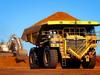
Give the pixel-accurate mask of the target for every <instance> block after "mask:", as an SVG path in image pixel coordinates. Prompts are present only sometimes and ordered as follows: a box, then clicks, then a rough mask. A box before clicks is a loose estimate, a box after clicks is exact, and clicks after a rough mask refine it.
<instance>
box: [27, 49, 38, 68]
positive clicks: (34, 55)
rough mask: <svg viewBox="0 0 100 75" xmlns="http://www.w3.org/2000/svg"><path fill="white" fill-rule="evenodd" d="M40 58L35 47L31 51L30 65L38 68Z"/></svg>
mask: <svg viewBox="0 0 100 75" xmlns="http://www.w3.org/2000/svg"><path fill="white" fill-rule="evenodd" d="M37 62H38V59H37V53H36V51H35V49H33V48H32V49H31V50H30V52H29V65H30V68H31V69H33V68H37V67H38V64H37Z"/></svg>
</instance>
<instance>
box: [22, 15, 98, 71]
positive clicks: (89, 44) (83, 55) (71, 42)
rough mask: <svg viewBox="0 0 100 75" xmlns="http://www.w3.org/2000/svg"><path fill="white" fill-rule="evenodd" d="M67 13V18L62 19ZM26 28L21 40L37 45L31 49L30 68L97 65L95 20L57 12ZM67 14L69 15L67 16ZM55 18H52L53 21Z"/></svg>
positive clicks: (92, 66)
mask: <svg viewBox="0 0 100 75" xmlns="http://www.w3.org/2000/svg"><path fill="white" fill-rule="evenodd" d="M62 14H64V18H62V16H63V15H62ZM52 16H56V18H55V17H51V16H50V17H49V18H48V20H47V18H46V21H45V20H43V23H42V21H40V22H39V23H36V24H35V25H33V26H31V27H29V28H27V29H25V30H24V32H23V35H22V39H23V40H25V41H27V42H30V43H32V44H34V45H36V47H33V48H31V49H30V53H29V63H30V68H31V69H32V68H36V67H41V66H42V67H46V68H56V66H57V64H58V63H61V66H62V68H80V65H82V67H83V68H90V69H92V68H94V67H95V65H96V50H95V48H96V46H97V41H98V40H100V39H98V38H97V35H96V32H95V28H94V27H96V26H100V23H98V22H96V21H80V20H78V19H75V18H72V17H71V16H68V15H67V17H66V15H65V13H60V14H59V13H56V14H55V15H52ZM65 17H66V18H65ZM51 19H53V20H51Z"/></svg>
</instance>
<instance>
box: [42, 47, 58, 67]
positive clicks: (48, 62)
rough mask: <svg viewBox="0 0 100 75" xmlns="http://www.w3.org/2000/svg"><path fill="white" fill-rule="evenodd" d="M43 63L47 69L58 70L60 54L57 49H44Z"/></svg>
mask: <svg viewBox="0 0 100 75" xmlns="http://www.w3.org/2000/svg"><path fill="white" fill-rule="evenodd" d="M43 63H44V67H46V68H56V66H57V64H58V53H57V50H55V49H52V50H50V49H48V48H46V49H44V53H43Z"/></svg>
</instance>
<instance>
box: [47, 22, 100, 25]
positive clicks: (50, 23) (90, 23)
mask: <svg viewBox="0 0 100 75" xmlns="http://www.w3.org/2000/svg"><path fill="white" fill-rule="evenodd" d="M47 24H48V25H54V24H57V25H60V24H71V25H73V24H78V25H98V24H100V23H99V22H96V21H48V22H47Z"/></svg>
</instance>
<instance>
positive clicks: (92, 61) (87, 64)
mask: <svg viewBox="0 0 100 75" xmlns="http://www.w3.org/2000/svg"><path fill="white" fill-rule="evenodd" d="M95 65H96V53H94V55H93V57H92V58H90V61H89V62H86V61H85V60H83V62H82V67H83V68H86V69H93V68H94V67H95Z"/></svg>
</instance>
